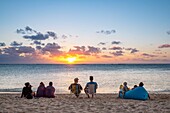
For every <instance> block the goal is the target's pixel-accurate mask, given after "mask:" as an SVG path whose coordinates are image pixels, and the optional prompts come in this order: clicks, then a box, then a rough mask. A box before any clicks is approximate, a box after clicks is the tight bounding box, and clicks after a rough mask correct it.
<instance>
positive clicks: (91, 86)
mask: <svg viewBox="0 0 170 113" xmlns="http://www.w3.org/2000/svg"><path fill="white" fill-rule="evenodd" d="M89 79H90V82H88V83H87V84H86V87H85V88H84V91H85V93H86V95H87V96H88V98H90V95H89V94H91V95H92V98H93V96H94V94H95V93H96V89H97V87H98V85H97V83H96V82H93V76H90V78H89Z"/></svg>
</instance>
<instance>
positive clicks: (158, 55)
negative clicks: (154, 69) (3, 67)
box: [0, 0, 170, 64]
mask: <svg viewBox="0 0 170 113" xmlns="http://www.w3.org/2000/svg"><path fill="white" fill-rule="evenodd" d="M169 6H170V0H1V1H0V64H119V63H132V64H133V63H135V64H136V63H142V64H143V63H144V64H145V63H170V7H169Z"/></svg>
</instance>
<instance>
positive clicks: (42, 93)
mask: <svg viewBox="0 0 170 113" xmlns="http://www.w3.org/2000/svg"><path fill="white" fill-rule="evenodd" d="M36 97H45V87H44V86H39V87H38V89H37V94H36Z"/></svg>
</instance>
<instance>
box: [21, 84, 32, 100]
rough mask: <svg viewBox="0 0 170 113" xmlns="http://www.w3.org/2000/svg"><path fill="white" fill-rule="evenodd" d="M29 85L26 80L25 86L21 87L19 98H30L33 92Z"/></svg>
mask: <svg viewBox="0 0 170 113" xmlns="http://www.w3.org/2000/svg"><path fill="white" fill-rule="evenodd" d="M31 87H32V86H31V85H30V83H29V82H26V83H25V87H23V89H22V94H21V98H22V97H25V98H27V99H32V98H33V96H34V94H33V91H32V90H31Z"/></svg>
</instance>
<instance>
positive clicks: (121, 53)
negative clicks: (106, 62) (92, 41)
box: [110, 51, 124, 56]
mask: <svg viewBox="0 0 170 113" xmlns="http://www.w3.org/2000/svg"><path fill="white" fill-rule="evenodd" d="M123 53H124V52H123V51H116V52H112V53H110V54H113V55H114V56H123Z"/></svg>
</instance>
